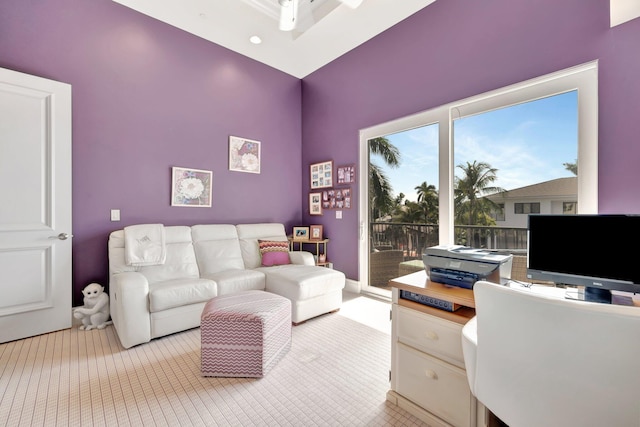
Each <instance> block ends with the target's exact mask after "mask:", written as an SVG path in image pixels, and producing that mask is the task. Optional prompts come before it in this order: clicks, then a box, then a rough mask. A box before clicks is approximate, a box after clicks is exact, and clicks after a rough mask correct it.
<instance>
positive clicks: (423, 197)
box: [415, 181, 438, 224]
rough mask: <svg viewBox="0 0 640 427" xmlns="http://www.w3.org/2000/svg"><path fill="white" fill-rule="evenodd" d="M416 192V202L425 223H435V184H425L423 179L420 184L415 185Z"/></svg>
mask: <svg viewBox="0 0 640 427" xmlns="http://www.w3.org/2000/svg"><path fill="white" fill-rule="evenodd" d="M415 190H416V191H417V192H418V203H419V204H420V207H421V208H422V211H423V213H424V222H425V224H429V223H430V222H431V223H437V222H438V221H437V219H438V190H436V187H435V185H431V184H427V181H424V182H423V183H422V184H420V185H418V186H417V187H415Z"/></svg>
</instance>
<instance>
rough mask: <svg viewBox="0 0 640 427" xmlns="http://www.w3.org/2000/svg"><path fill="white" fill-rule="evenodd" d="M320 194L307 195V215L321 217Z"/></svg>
mask: <svg viewBox="0 0 640 427" xmlns="http://www.w3.org/2000/svg"><path fill="white" fill-rule="evenodd" d="M321 198H322V193H309V215H322V201H321Z"/></svg>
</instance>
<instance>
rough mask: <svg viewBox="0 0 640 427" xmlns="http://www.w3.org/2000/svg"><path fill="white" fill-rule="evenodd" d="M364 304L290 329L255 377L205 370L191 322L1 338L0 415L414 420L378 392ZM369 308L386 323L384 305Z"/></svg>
mask: <svg viewBox="0 0 640 427" xmlns="http://www.w3.org/2000/svg"><path fill="white" fill-rule="evenodd" d="M360 298H364V299H363V300H360ZM359 301H360V302H362V304H363V305H360V309H361V310H358V307H359V306H358V302H359ZM374 301H375V300H374ZM372 304H374V302H372V300H371V299H367V298H365V297H358V298H353V299H350V300H346V301H345V305H344V308H345V315H342V314H341V312H338V313H334V314H328V315H324V316H321V317H318V318H316V319H313V320H310V321H307V322H306V323H303V324H301V325H299V326H296V327H294V328H293V339H292V347H291V350H290V352H289V353H288V354H287V355H286V356H285V357H284V358H283V359H282V360H281V361H280V362H279V363H278V365H276V366H275V367H274V368H273V369H272V370H271V371H270V372H269V373H268V374H267V376H266V377H264V378H261V379H238V378H205V377H202V376H201V375H200V330H199V328H197V329H192V330H190V331H185V332H181V333H178V334H174V335H171V336H168V337H164V338H160V339H156V340H153V341H152V342H150V343H147V344H142V345H139V346H136V347H133V348H131V349H129V350H124V349H123V348H122V347H121V346H120V343H119V341H118V338H117V336H116V335H115V329H113V326H108V327H107V328H106V329H104V330H92V331H79V330H78V329H76V328H73V329H67V330H63V331H58V332H54V333H50V334H45V335H40V336H37V337H33V338H28V339H24V340H19V341H13V342H10V343H5V344H1V345H0V423H2V420H5V421H4V422H5V423H6V424H5V425H7V426H31V425H43V426H54V425H55V426H58V425H60V426H69V425H70V426H80V425H81V426H114V425H122V426H127V425H135V426H140V425H158V426H177V425H184V426H187V425H188V426H217V425H219V426H423V425H425V424H423V423H422V422H421V421H419V420H418V419H417V418H415V417H413V416H412V415H410V414H409V413H407V412H405V411H403V410H402V409H399V408H397V407H395V406H394V405H392V404H390V403H388V402H386V400H385V395H386V392H387V390H388V389H389V382H388V371H389V366H390V346H391V343H390V336H389V334H388V332H385V331H384V326H383V327H382V330H381V328H375V327H370V326H367V325H365V324H363V323H360V322H359V321H356V320H354V319H356V318H357V317H358V316H357V315H358V313H359V312H360V314H362V311H363V310H365V309H367V307H368V308H369V309H371V307H372ZM380 304H382V306H380ZM375 307H376V308H378V309H379V308H380V307H382V309H383V310H382V313H385V311H384V310H386V314H383V315H386V316H387V319H388V303H386V304H385V303H383V302H379V301H378V302H377V303H375ZM341 311H342V310H341ZM378 320H379V319H378ZM384 323H385V322H384V321H383V322H382V324H384Z"/></svg>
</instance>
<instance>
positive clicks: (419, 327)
mask: <svg viewBox="0 0 640 427" xmlns="http://www.w3.org/2000/svg"><path fill="white" fill-rule="evenodd" d="M393 307H394V308H395V309H396V310H395V311H394V313H393V322H394V324H395V325H397V336H398V341H399V342H401V343H404V344H407V345H409V346H411V347H415V348H417V349H418V350H421V351H424V352H426V353H429V354H432V355H434V356H436V357H441V358H443V359H444V360H446V361H448V362H451V363H453V364H455V365H456V366H459V367H461V368H464V357H463V355H462V325H460V324H457V323H454V322H450V321H448V320H443V319H440V318H438V317H435V316H431V315H429V314H425V313H421V312H418V311H416V310H411V309H410V308H407V307H402V306H399V305H395V304H394V306H393Z"/></svg>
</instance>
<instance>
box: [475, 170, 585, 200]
mask: <svg viewBox="0 0 640 427" xmlns="http://www.w3.org/2000/svg"><path fill="white" fill-rule="evenodd" d="M577 195H578V177H576V176H572V177H568V178H557V179H552V180H551V181H545V182H540V183H538V184H532V185H527V186H526V187H520V188H514V189H513V190H507V191H504V192H501V193H496V194H490V195H488V196H485V197H486V198H488V199H490V200H492V201H494V202H497V201H499V200H505V199H535V198H545V199H549V198H558V197H572V198H575V197H577Z"/></svg>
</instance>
